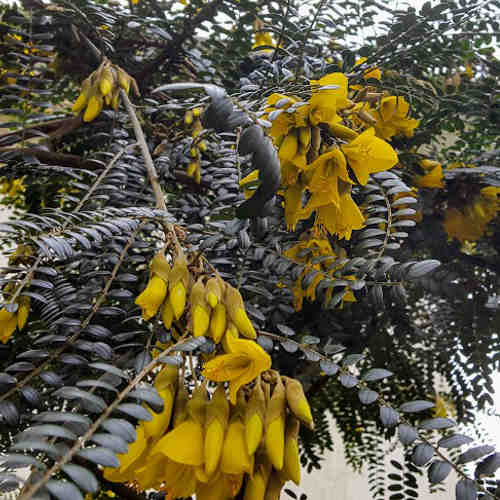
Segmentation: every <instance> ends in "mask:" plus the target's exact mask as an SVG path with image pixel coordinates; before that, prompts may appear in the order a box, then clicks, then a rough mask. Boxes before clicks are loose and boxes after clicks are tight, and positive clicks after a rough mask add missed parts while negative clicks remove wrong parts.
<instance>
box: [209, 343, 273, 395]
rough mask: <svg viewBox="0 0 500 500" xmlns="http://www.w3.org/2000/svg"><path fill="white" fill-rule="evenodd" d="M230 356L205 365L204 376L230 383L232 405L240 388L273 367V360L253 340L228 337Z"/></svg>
mask: <svg viewBox="0 0 500 500" xmlns="http://www.w3.org/2000/svg"><path fill="white" fill-rule="evenodd" d="M226 338H227V343H228V346H229V348H230V350H231V352H230V354H221V355H218V356H216V357H215V358H214V359H212V360H210V361H208V363H206V364H205V368H204V370H203V372H202V375H203V376H204V377H205V378H207V379H209V380H213V381H214V382H226V381H228V382H229V395H230V401H231V403H232V404H236V396H237V393H238V390H239V389H240V387H242V386H244V385H246V384H248V383H250V382H251V381H252V380H254V379H255V378H257V377H258V376H259V375H260V374H261V373H262V372H263V371H265V370H268V369H269V368H270V367H271V358H270V356H269V354H267V353H266V352H265V351H264V349H262V347H260V346H259V344H257V343H256V342H253V341H252V340H244V339H236V338H233V337H232V336H229V337H228V336H227V335H226Z"/></svg>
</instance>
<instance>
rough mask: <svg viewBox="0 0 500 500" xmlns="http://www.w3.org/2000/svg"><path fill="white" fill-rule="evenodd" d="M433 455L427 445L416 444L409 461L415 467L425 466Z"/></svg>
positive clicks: (432, 449)
mask: <svg viewBox="0 0 500 500" xmlns="http://www.w3.org/2000/svg"><path fill="white" fill-rule="evenodd" d="M433 455H434V448H433V447H432V446H430V445H428V444H425V443H422V444H417V446H415V449H414V450H413V454H412V456H411V461H412V462H413V463H414V464H415V465H416V466H417V467H421V466H422V465H425V464H426V463H427V462H428V461H429V460H430V459H431V458H432V457H433Z"/></svg>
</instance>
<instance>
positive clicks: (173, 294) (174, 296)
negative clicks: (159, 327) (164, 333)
mask: <svg viewBox="0 0 500 500" xmlns="http://www.w3.org/2000/svg"><path fill="white" fill-rule="evenodd" d="M168 300H169V301H170V304H171V305H172V309H173V311H174V316H175V319H179V318H180V317H181V316H182V313H183V312H184V308H185V307H186V287H185V286H184V283H182V281H178V282H177V283H176V284H175V285H174V287H173V288H172V290H171V291H170V294H169V296H168Z"/></svg>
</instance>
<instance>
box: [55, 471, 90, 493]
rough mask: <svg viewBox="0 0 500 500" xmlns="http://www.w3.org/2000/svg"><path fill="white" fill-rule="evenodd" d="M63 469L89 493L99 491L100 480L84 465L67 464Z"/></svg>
mask: <svg viewBox="0 0 500 500" xmlns="http://www.w3.org/2000/svg"><path fill="white" fill-rule="evenodd" d="M61 469H62V470H63V471H64V472H65V473H66V474H67V475H68V476H69V477H70V478H71V480H72V481H74V482H75V483H76V484H77V485H78V486H80V488H81V489H82V490H84V491H87V492H88V493H97V491H98V490H99V482H98V481H97V479H96V478H95V476H94V474H92V472H90V471H88V470H87V469H85V468H84V467H81V466H80V465H75V464H65V465H62V466H61Z"/></svg>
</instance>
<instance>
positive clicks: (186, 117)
mask: <svg viewBox="0 0 500 500" xmlns="http://www.w3.org/2000/svg"><path fill="white" fill-rule="evenodd" d="M184 123H185V124H186V125H191V124H192V123H193V112H192V111H191V110H188V111H186V113H185V114H184Z"/></svg>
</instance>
